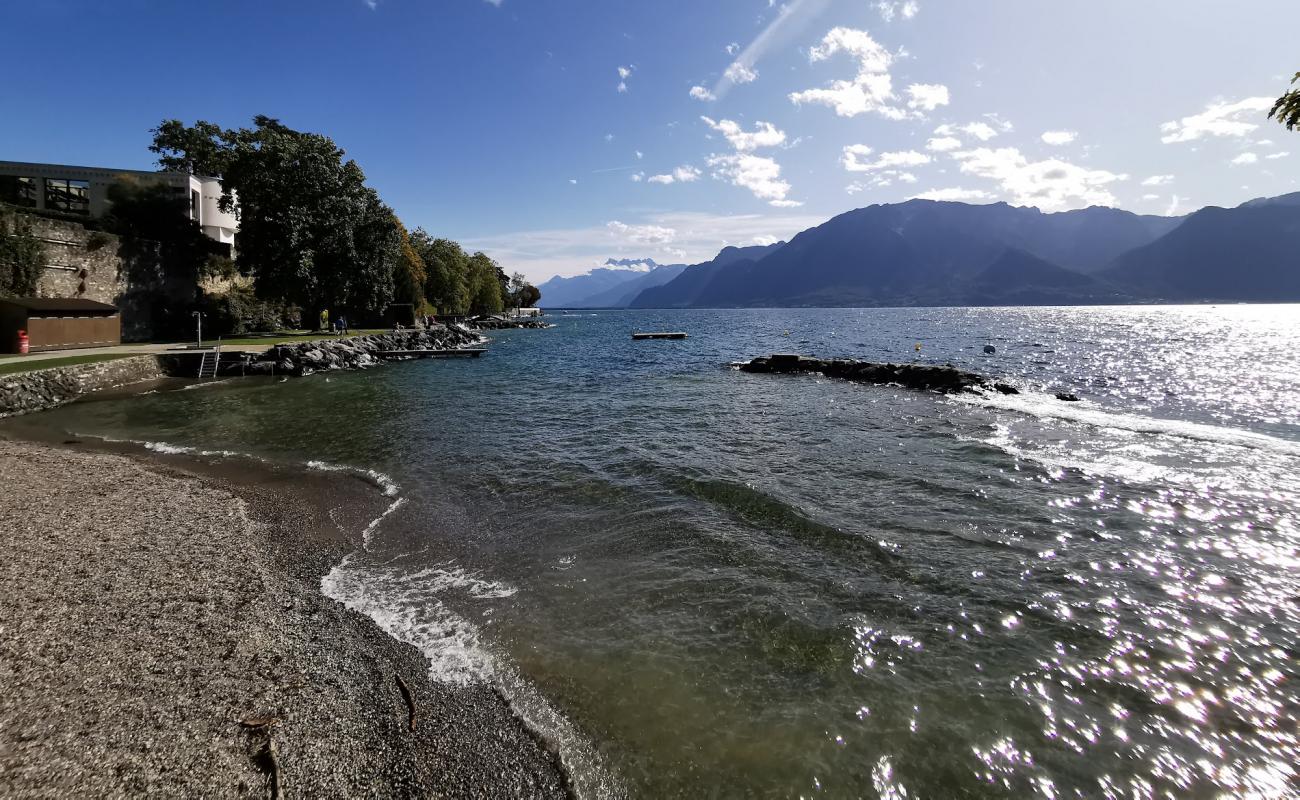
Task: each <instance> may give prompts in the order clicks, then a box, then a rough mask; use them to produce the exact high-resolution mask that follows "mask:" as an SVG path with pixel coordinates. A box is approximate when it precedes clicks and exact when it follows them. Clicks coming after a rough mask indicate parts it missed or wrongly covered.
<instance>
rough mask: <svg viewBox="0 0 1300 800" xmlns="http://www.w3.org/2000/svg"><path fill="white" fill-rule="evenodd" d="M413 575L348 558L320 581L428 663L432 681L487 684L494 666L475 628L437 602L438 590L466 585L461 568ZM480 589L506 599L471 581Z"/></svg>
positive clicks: (504, 592)
mask: <svg viewBox="0 0 1300 800" xmlns="http://www.w3.org/2000/svg"><path fill="white" fill-rule="evenodd" d="M439 572H440V571H439V570H436V569H434V570H424V571H422V572H418V573H415V574H411V573H407V572H404V571H402V570H401V569H400V568H395V567H389V566H382V565H379V566H360V565H357V564H356V563H355V559H354V558H353V557H352V556H349V557H348V558H346V559H344V560H343V562H342V563H341V564H339V565H338V566H336V567H335V568H334V569H332V570H330V572H329V574H328V575H326V576H325V577H324V578H322V579H321V592H323V593H324V594H325V596H327V597H330V598H333V599H334V600H337V601H339V602H340V603H342V604H343V605H345V606H347V607H348V608H350V609H352V610H353V611H357V612H360V613H362V614H365V615H366V616H367V617H369V618H370V619H372V620H374V621H375V624H377V625H378V626H379V627H380V628H382V629H383V630H384V632H386V633H387V634H388V635H389V636H392V637H393V638H394V639H397V640H398V641H402V642H406V643H407V644H410V645H413V646H414V647H415V648H416V649H418V650H419V651H420V652H421V653H423V654H424V657H425V658H426V659H427V660H428V662H429V675H430V677H431V678H432V679H433V680H435V681H439V682H441V683H450V684H458V685H466V684H471V683H486V682H490V681H491V680H492V678H493V675H494V674H495V671H496V668H495V662H494V659H493V658H492V655H491V654H490V653H489V652H488V650H487V648H485V647H484V646H483V645H482V643H481V642H480V640H479V632H478V628H477V627H476V626H475V625H474V624H473V623H471V622H470V621H468V620H466V619H464V618H462V617H460V616H459V615H457V614H456V613H454V612H453V611H451V610H450V609H449V608H447V606H446V605H445V604H444V603H443V602H442V601H441V600H440V599H439V598H438V595H439V593H440V592H442V591H445V590H447V589H450V588H453V587H455V586H457V585H464V584H465V576H464V574H463V570H461V571H459V572H460V574H457V572H458V571H457V570H451V571H448V572H445V573H443V574H441V575H440V574H438V573H439ZM473 583H474V584H475V585H476V586H479V587H480V588H479V591H485V592H488V593H496V594H495V596H500V597H507V596H509V595H510V594H513V593H514V592H513V590H512V589H509V587H504V586H496V587H491V584H490V582H488V581H482V580H480V579H474V581H473Z"/></svg>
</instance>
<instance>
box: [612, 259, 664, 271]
mask: <svg viewBox="0 0 1300 800" xmlns="http://www.w3.org/2000/svg"><path fill="white" fill-rule="evenodd" d="M602 266H603V267H604V268H605V269H625V270H629V271H631V272H650V271H652V270H655V269H658V268H659V265H658V264H656V263H655V260H654V259H653V258H607V259H605V263H604V264H603V265H602Z"/></svg>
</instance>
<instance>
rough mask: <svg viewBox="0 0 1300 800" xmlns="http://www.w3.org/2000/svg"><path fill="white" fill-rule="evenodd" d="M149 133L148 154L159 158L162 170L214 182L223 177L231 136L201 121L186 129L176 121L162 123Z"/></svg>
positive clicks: (228, 132) (227, 132)
mask: <svg viewBox="0 0 1300 800" xmlns="http://www.w3.org/2000/svg"><path fill="white" fill-rule="evenodd" d="M149 132H150V133H152V134H153V144H151V145H149V150H150V152H154V153H157V154H158V156H159V158H158V166H160V167H162V168H163V169H166V170H171V171H173V172H188V173H189V174H191V175H204V176H208V177H214V178H219V177H221V176H222V175H224V174H225V173H226V167H227V166H228V164H229V157H230V149H229V139H230V137H231V136H232V134H233V132H231V131H224V130H222V129H221V127H220V126H218V125H215V124H213V123H211V122H205V121H203V120H199V121H198V122H196V123H194V126H193V127H189V128H187V127H185V123H183V122H181V121H180V120H178V119H168V120H163V121H162V122H161V123H159V125H158V127H156V128H153V129H152V130H150V131H149Z"/></svg>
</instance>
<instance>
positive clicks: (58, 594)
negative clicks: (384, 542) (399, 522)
mask: <svg viewBox="0 0 1300 800" xmlns="http://www.w3.org/2000/svg"><path fill="white" fill-rule="evenodd" d="M385 504H386V503H385V499H384V498H382V497H380V496H379V494H378V492H376V491H375V490H374V488H373V487H372V486H370V485H368V484H367V483H365V482H363V481H362V480H360V479H358V478H355V477H350V476H346V475H332V474H322V475H315V474H310V475H304V474H303V473H301V472H299V471H294V470H288V469H283V470H281V469H277V468H269V467H261V466H259V465H254V464H252V463H244V462H242V461H239V460H234V459H231V460H223V461H218V462H215V463H200V462H198V461H195V460H192V459H187V458H181V457H155V456H149V457H145V456H142V455H128V454H124V453H117V452H107V451H105V449H104V448H102V447H95V448H92V447H91V445H90V443H77V444H72V443H69V444H55V443H30V442H19V441H9V440H5V439H0V533H3V538H4V542H3V546H4V554H3V557H2V558H0V686H3V687H4V690H3V691H2V692H0V796H5V797H38V796H39V797H51V796H105V797H109V796H116V797H124V796H133V797H134V796H205V797H268V796H276V792H277V791H278V792H279V793H280V795H281V796H284V797H323V796H330V797H411V796H443V797H561V796H565V795H566V794H567V793H568V792H567V784H566V781H565V779H564V776H563V772H562V769H561V767H560V764H559V763H558V759H557V758H556V756H555V755H554V754H553V752H551V749H550V748H549V747H548V746H547V745H546V744H545V743H544V742H542V741H540V740H539V739H538V738H537V737H536V736H535V735H534V734H533V733H532V732H530V731H528V730H527V729H526V728H525V727H524V726H523V724H522V723H521V722H520V721H519V720H518V719H517V718H516V717H515V716H514V715H513V714H512V713H511V711H510V709H509V707H508V706H507V704H506V703H505V701H504V700H503V699H502V698H501V697H500V696H499V694H498V693H497V692H496V691H495V690H494V689H493V688H491V687H490V686H470V687H462V686H447V685H443V684H435V683H432V682H431V681H429V679H428V675H427V665H426V662H425V661H424V659H423V657H422V656H421V655H420V654H419V653H418V652H417V651H416V650H415V649H414V648H412V647H410V646H409V645H405V644H402V643H399V642H397V641H396V640H394V639H392V638H390V637H389V636H388V635H386V634H385V633H384V632H383V631H381V630H380V629H379V628H378V627H377V626H376V625H375V624H374V623H373V622H371V621H370V620H369V619H367V618H365V617H363V616H361V615H359V614H357V613H355V612H353V611H350V610H348V609H346V608H344V607H343V606H342V605H340V604H339V603H336V602H335V601H333V600H331V599H329V598H326V597H324V596H323V595H322V594H320V591H319V586H320V578H321V576H322V575H323V574H324V573H325V572H327V571H328V570H329V568H330V567H331V566H332V565H333V564H335V563H337V562H338V561H339V560H340V559H341V558H342V557H343V556H344V555H346V554H347V553H348V552H350V551H351V550H353V549H354V548H355V547H357V546H358V544H359V538H360V532H361V531H362V530H363V529H364V527H365V525H366V523H367V522H368V521H369V520H371V519H373V518H374V517H375V516H377V515H378V513H379V512H380V511H382V509H383V507H384V506H385ZM408 698H409V702H408ZM412 717H414V730H412V729H411V727H412Z"/></svg>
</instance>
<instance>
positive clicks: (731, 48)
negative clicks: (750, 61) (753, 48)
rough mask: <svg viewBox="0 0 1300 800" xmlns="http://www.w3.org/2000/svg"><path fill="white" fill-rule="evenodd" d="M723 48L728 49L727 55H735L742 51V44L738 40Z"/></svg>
mask: <svg viewBox="0 0 1300 800" xmlns="http://www.w3.org/2000/svg"><path fill="white" fill-rule="evenodd" d="M722 49H723V50H726V51H727V55H729V56H734V55H735V54H736V53H738V52H740V45H739V44H737V43H736V42H732V43H731V44H729V45H727V46H726V47H724V48H722Z"/></svg>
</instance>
